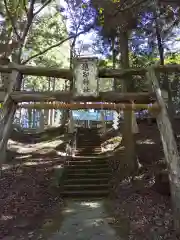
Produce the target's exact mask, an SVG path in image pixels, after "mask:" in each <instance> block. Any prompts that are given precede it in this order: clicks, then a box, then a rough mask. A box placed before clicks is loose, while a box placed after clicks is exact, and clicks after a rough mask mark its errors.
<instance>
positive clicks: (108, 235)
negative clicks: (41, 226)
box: [49, 200, 120, 240]
mask: <svg viewBox="0 0 180 240" xmlns="http://www.w3.org/2000/svg"><path fill="white" fill-rule="evenodd" d="M103 205H104V203H103V201H102V200H97V201H88V200H85V201H75V200H74V201H73V200H68V201H67V203H66V207H65V209H64V211H63V217H64V220H63V222H62V225H61V228H60V230H59V232H57V233H55V234H54V235H53V236H52V237H51V238H50V239H49V240H58V239H61V240H120V238H118V237H117V236H116V233H115V231H114V229H112V228H111V226H110V225H109V224H108V216H107V214H106V210H105V208H104V206H103Z"/></svg>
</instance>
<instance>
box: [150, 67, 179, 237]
mask: <svg viewBox="0 0 180 240" xmlns="http://www.w3.org/2000/svg"><path fill="white" fill-rule="evenodd" d="M146 75H147V78H148V80H149V82H150V81H151V82H152V83H153V88H154V91H155V93H156V97H157V102H158V104H159V105H160V107H161V111H160V113H159V114H158V115H157V118H156V120H157V124H158V128H159V131H160V136H161V140H162V145H163V149H164V155H165V159H166V163H167V166H168V171H169V182H170V188H171V198H172V204H173V210H174V225H175V229H176V231H177V234H179V235H180V157H179V152H178V148H177V144H176V141H175V138H174V134H173V130H172V125H171V122H170V120H169V116H168V113H167V109H166V104H165V102H164V100H163V98H162V96H161V91H159V89H160V87H159V83H158V79H157V77H156V74H155V72H154V70H153V69H152V68H150V69H149V71H148V72H147V74H146Z"/></svg>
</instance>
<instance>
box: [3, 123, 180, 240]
mask: <svg viewBox="0 0 180 240" xmlns="http://www.w3.org/2000/svg"><path fill="white" fill-rule="evenodd" d="M178 125H179V123H178V122H177V126H176V128H177V131H176V132H180V129H179V131H178ZM139 127H140V134H138V135H137V139H136V142H137V151H138V158H139V161H140V163H141V164H142V171H141V175H139V176H138V178H137V180H136V181H135V182H134V183H133V184H132V183H130V181H128V179H126V180H124V181H122V182H120V181H119V182H118V180H117V179H115V180H114V181H116V184H114V185H113V188H112V193H111V196H110V199H108V201H107V202H106V208H107V211H109V215H111V216H112V214H113V216H114V217H113V218H111V220H110V221H109V224H110V225H111V226H112V227H113V228H115V230H116V231H117V232H118V233H119V235H120V236H121V238H122V239H124V240H126V239H127V240H136V239H137V240H141V239H145V240H157V239H168V240H172V239H173V240H175V239H179V238H176V237H175V235H174V231H173V227H172V226H173V225H172V211H171V205H170V197H169V196H163V195H161V194H159V193H158V192H157V191H156V190H155V189H154V188H153V187H152V186H153V183H154V175H155V171H157V169H158V168H159V163H160V162H161V161H162V160H163V159H164V155H163V151H162V146H161V140H160V136H159V132H158V129H157V127H156V125H155V124H153V125H152V126H148V125H147V124H145V123H141V124H140V125H139ZM17 140H18V139H17ZM26 140H27V139H26ZM66 140H67V137H66V136H65V135H63V134H62V135H61V136H60V137H56V136H54V137H53V139H49V140H48V139H45V140H43V141H42V142H40V143H33V142H32V141H31V143H28V141H18V142H15V141H14V142H13V141H11V142H10V145H9V148H10V150H11V151H9V153H8V162H7V163H6V164H3V171H2V175H1V178H0V190H1V194H0V216H1V218H0V239H4V240H16V239H19V240H20V239H34V240H36V239H48V237H49V234H50V232H51V233H52V232H53V231H56V230H57V229H58V228H59V225H60V222H62V221H63V216H61V214H59V213H60V212H61V210H62V209H63V207H64V202H63V200H62V199H61V196H60V193H59V191H58V187H57V182H56V178H55V171H56V169H59V168H60V167H61V166H62V164H63V161H64V157H63V156H62V154H61V153H62V152H63V150H64V142H65V141H66ZM117 182H118V184H117ZM52 219H56V220H55V221H54V222H55V223H56V224H54V223H53V224H52ZM40 229H49V230H48V232H44V231H40ZM44 234H45V235H46V237H45V235H44Z"/></svg>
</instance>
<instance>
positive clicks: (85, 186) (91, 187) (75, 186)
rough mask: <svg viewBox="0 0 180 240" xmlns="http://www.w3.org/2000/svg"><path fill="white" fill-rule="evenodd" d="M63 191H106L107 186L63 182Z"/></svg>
mask: <svg viewBox="0 0 180 240" xmlns="http://www.w3.org/2000/svg"><path fill="white" fill-rule="evenodd" d="M63 189H64V191H83V190H108V189H109V184H72V185H70V184H67V183H66V182H65V184H64V187H63Z"/></svg>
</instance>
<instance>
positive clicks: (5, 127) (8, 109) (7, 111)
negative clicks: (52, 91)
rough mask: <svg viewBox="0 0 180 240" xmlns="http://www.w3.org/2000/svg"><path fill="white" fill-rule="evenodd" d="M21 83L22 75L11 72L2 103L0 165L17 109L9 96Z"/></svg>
mask: <svg viewBox="0 0 180 240" xmlns="http://www.w3.org/2000/svg"><path fill="white" fill-rule="evenodd" d="M21 82H22V75H21V74H19V72H17V71H16V70H12V73H11V81H10V84H9V88H8V92H7V95H6V97H5V99H4V102H3V119H2V121H1V126H0V140H1V141H0V153H1V158H0V164H2V163H3V162H4V161H5V159H6V148H7V142H8V139H9V137H10V134H11V130H12V123H13V120H14V115H15V113H16V109H17V103H15V102H14V101H13V100H12V99H11V97H10V94H11V93H12V91H13V88H15V89H16V90H19V89H20V87H21Z"/></svg>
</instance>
